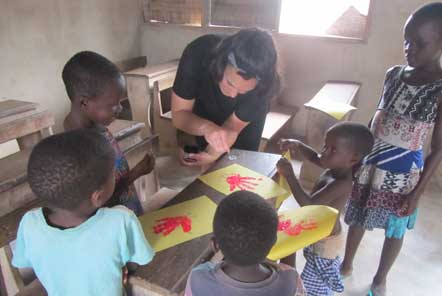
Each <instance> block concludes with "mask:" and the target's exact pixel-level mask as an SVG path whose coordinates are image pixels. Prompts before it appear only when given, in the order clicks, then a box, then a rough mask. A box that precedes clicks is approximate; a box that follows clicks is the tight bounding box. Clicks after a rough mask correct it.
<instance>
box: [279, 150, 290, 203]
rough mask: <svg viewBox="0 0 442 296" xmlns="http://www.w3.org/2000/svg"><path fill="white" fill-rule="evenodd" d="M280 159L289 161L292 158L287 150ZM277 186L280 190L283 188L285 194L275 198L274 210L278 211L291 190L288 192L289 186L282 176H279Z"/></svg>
mask: <svg viewBox="0 0 442 296" xmlns="http://www.w3.org/2000/svg"><path fill="white" fill-rule="evenodd" d="M282 157H284V158H285V159H287V160H289V161H290V160H291V159H292V157H291V156H290V150H287V151H286V152H284V153H283V154H282ZM278 184H279V186H281V188H283V189H284V190H285V191H286V193H283V194H280V195H278V197H277V198H276V203H275V208H276V209H279V207H280V206H281V204H282V203H283V202H284V200H286V199H287V198H288V197H289V196H290V195H291V194H292V193H291V190H290V186H289V184H288V183H287V179H286V178H284V177H283V176H281V175H279V181H278Z"/></svg>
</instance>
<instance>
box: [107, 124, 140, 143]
mask: <svg viewBox="0 0 442 296" xmlns="http://www.w3.org/2000/svg"><path fill="white" fill-rule="evenodd" d="M145 126H146V125H145V124H144V123H143V122H138V121H132V120H123V119H116V120H114V121H113V122H112V123H111V124H110V125H109V131H110V132H111V133H112V135H113V136H114V137H115V139H116V140H117V141H120V140H122V139H124V138H126V137H129V136H131V135H133V134H136V133H137V132H139V131H140V130H141V129H142V128H144V127H145Z"/></svg>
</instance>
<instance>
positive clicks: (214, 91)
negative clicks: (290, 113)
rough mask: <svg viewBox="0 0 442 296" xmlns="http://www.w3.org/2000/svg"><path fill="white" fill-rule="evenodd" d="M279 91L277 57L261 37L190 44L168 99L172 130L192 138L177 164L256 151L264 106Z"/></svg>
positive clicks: (256, 32) (211, 38)
mask: <svg viewBox="0 0 442 296" xmlns="http://www.w3.org/2000/svg"><path fill="white" fill-rule="evenodd" d="M279 91H280V76H279V74H278V71H277V52H276V49H275V45H274V43H273V39H272V36H271V35H270V33H268V32H267V31H264V30H261V29H257V28H252V29H243V30H240V31H238V32H237V33H236V34H233V35H231V36H220V35H204V36H202V37H199V38H197V39H196V40H194V41H192V42H191V43H190V44H189V45H187V47H186V48H185V50H184V52H183V55H182V57H181V60H180V64H179V67H178V71H177V75H176V78H175V82H174V85H173V94H172V120H173V123H174V125H175V127H176V128H177V129H179V130H181V131H183V132H184V133H187V134H190V135H193V136H195V141H194V143H192V144H193V147H192V148H193V150H194V151H192V150H190V151H186V152H187V153H189V152H190V154H187V155H186V157H184V155H185V153H183V151H182V150H181V153H180V159H181V161H182V162H183V163H184V164H186V165H204V164H209V163H211V162H213V161H215V160H216V159H218V157H219V156H220V155H222V154H223V153H225V152H227V151H229V150H230V148H231V147H232V148H239V149H246V150H258V146H259V141H260V138H261V134H262V130H263V127H264V123H265V118H266V114H267V112H268V109H269V106H270V100H271V98H272V97H274V96H275V95H277V94H278V93H279ZM181 146H182V145H181ZM186 148H189V147H186Z"/></svg>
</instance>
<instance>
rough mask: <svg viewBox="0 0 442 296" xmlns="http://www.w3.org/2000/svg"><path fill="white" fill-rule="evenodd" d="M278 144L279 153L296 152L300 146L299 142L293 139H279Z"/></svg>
mask: <svg viewBox="0 0 442 296" xmlns="http://www.w3.org/2000/svg"><path fill="white" fill-rule="evenodd" d="M278 144H279V149H280V150H281V151H287V150H290V151H291V152H296V151H297V150H298V149H299V147H300V146H301V145H302V143H301V142H300V141H298V140H294V139H280V140H279V141H278Z"/></svg>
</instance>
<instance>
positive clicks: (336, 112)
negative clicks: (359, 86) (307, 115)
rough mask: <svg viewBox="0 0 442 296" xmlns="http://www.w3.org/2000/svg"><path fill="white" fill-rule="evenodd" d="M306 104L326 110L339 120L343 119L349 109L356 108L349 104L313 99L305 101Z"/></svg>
mask: <svg viewBox="0 0 442 296" xmlns="http://www.w3.org/2000/svg"><path fill="white" fill-rule="evenodd" d="M304 106H306V107H310V108H313V109H317V110H319V111H322V112H325V113H327V114H328V115H330V116H333V117H334V118H335V119H337V120H341V119H342V118H343V117H344V116H345V114H347V113H348V112H349V111H351V110H354V109H356V108H355V107H353V106H351V105H349V104H345V103H339V102H325V101H323V100H320V101H319V100H311V101H310V102H307V103H305V104H304Z"/></svg>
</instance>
